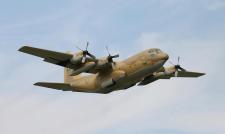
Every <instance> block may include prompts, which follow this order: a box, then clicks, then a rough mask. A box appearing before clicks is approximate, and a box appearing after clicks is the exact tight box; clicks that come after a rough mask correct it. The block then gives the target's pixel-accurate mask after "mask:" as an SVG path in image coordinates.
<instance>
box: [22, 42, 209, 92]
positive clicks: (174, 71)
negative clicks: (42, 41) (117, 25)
mask: <svg viewBox="0 0 225 134" xmlns="http://www.w3.org/2000/svg"><path fill="white" fill-rule="evenodd" d="M87 48H88V43H87V46H86V50H81V49H80V50H81V51H80V52H78V53H75V54H71V53H61V52H55V51H50V50H44V49H40V48H34V47H29V46H23V47H21V48H20V49H19V51H21V52H24V53H27V54H31V55H34V56H38V57H41V58H44V61H45V62H49V63H52V64H56V65H59V66H63V67H65V69H64V83H49V82H38V83H35V84H34V85H36V86H41V87H47V88H52V89H57V90H63V91H73V92H86V93H102V94H107V93H110V92H112V91H116V90H125V89H128V88H130V87H132V86H135V85H138V86H144V85H147V84H149V83H152V82H154V81H156V80H159V79H170V78H172V77H200V76H202V75H205V74H204V73H199V72H190V71H186V70H185V69H184V68H182V67H181V66H180V65H179V59H180V58H179V57H178V64H177V65H173V66H170V67H163V65H164V64H165V62H166V61H167V60H168V59H169V56H168V54H166V53H165V52H163V51H161V50H160V49H157V48H152V49H147V50H145V51H143V52H140V53H138V54H136V55H134V56H132V57H130V58H128V59H126V60H124V61H120V62H115V61H114V60H113V59H114V58H118V57H119V55H111V54H110V53H109V51H108V48H107V51H108V53H109V55H108V56H107V57H103V58H96V57H95V56H94V55H92V54H91V53H89V51H88V50H87ZM82 73H90V75H82Z"/></svg>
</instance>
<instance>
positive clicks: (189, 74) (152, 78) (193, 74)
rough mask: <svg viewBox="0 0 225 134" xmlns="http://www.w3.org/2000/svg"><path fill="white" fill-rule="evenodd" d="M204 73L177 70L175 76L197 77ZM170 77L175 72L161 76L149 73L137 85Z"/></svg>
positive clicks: (173, 75)
mask: <svg viewBox="0 0 225 134" xmlns="http://www.w3.org/2000/svg"><path fill="white" fill-rule="evenodd" d="M203 75H205V73H199V72H190V71H179V72H178V75H177V77H182V78H197V77H200V76H203ZM172 77H175V74H174V73H173V74H170V75H162V76H158V77H156V76H154V75H150V76H148V77H146V78H145V79H144V80H142V81H141V82H140V83H139V84H138V85H139V86H142V85H147V84H149V83H152V82H154V81H156V80H159V79H170V78H172Z"/></svg>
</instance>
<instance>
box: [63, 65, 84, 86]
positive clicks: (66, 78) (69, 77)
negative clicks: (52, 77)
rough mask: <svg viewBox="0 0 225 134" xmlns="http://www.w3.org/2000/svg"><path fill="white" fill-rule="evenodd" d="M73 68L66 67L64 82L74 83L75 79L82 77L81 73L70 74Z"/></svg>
mask: <svg viewBox="0 0 225 134" xmlns="http://www.w3.org/2000/svg"><path fill="white" fill-rule="evenodd" d="M71 71H72V69H69V68H64V83H72V82H73V81H74V80H77V79H80V78H81V75H76V76H70V74H71V73H70V72H71Z"/></svg>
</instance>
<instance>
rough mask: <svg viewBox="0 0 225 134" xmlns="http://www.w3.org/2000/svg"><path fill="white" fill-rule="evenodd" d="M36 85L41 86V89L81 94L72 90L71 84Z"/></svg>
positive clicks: (41, 83) (47, 83)
mask: <svg viewBox="0 0 225 134" xmlns="http://www.w3.org/2000/svg"><path fill="white" fill-rule="evenodd" d="M34 85H35V86H40V87H46V88H52V89H56V90H62V91H73V92H81V91H79V90H76V89H74V88H72V87H71V86H70V84H67V83H49V82H38V83H35V84H34Z"/></svg>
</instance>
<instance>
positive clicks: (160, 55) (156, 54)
mask: <svg viewBox="0 0 225 134" xmlns="http://www.w3.org/2000/svg"><path fill="white" fill-rule="evenodd" d="M148 53H149V55H150V57H151V58H152V59H158V60H161V59H162V60H167V59H168V58H169V56H168V55H167V54H166V53H164V52H162V51H161V50H160V49H158V48H153V49H149V50H148Z"/></svg>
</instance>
